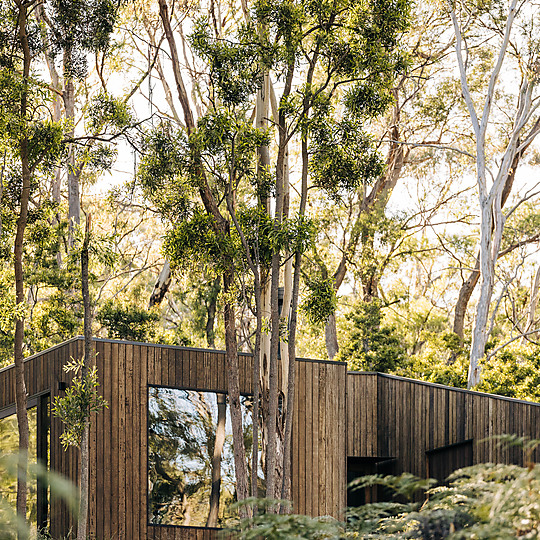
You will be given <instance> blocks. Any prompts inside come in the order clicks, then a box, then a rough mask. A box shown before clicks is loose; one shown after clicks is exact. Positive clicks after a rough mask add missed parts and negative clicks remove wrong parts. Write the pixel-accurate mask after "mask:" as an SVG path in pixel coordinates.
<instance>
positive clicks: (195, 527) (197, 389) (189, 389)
mask: <svg viewBox="0 0 540 540" xmlns="http://www.w3.org/2000/svg"><path fill="white" fill-rule="evenodd" d="M151 388H164V389H166V390H183V391H187V392H207V393H212V394H225V395H227V396H228V395H229V392H228V391H225V390H223V389H221V388H220V389H217V390H216V389H210V388H201V387H185V386H174V385H167V384H147V385H146V395H147V404H146V448H147V449H148V448H149V447H150V429H149V428H150V406H149V403H148V401H149V399H148V398H149V396H150V389H151ZM240 395H241V396H253V394H252V393H250V392H240ZM149 470H150V452H149V451H148V450H147V452H146V482H145V484H146V485H145V489H146V527H147V528H149V527H163V528H167V527H174V528H176V529H187V530H190V529H191V530H194V531H195V530H202V531H222V530H223V528H221V527H203V526H200V525H173V524H165V523H151V522H150V519H149V517H150V492H149V489H148V472H149Z"/></svg>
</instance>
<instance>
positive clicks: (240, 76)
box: [191, 19, 262, 105]
mask: <svg viewBox="0 0 540 540" xmlns="http://www.w3.org/2000/svg"><path fill="white" fill-rule="evenodd" d="M209 28H210V26H209V21H208V20H206V19H200V20H198V21H197V22H196V23H195V28H194V31H193V33H192V34H191V42H192V44H193V47H194V49H195V50H196V51H197V53H198V54H199V55H201V57H203V58H204V59H205V60H206V61H207V62H208V64H209V69H210V80H211V81H212V84H213V88H214V89H215V90H216V92H217V95H218V97H219V98H220V99H221V100H223V103H224V104H226V105H240V104H241V103H242V102H244V101H245V100H246V98H248V97H249V96H250V95H253V94H254V93H255V92H256V91H257V88H258V87H259V86H260V84H261V81H262V71H261V66H260V64H259V62H258V57H257V47H255V46H254V43H250V42H249V36H248V35H247V30H246V29H242V28H241V29H240V32H239V33H240V35H242V34H244V37H245V38H246V39H245V40H239V41H237V42H236V43H234V42H231V41H230V40H221V39H215V38H212V37H211V35H210V32H209Z"/></svg>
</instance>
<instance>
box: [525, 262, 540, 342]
mask: <svg viewBox="0 0 540 540" xmlns="http://www.w3.org/2000/svg"><path fill="white" fill-rule="evenodd" d="M539 289H540V266H539V267H538V268H537V269H536V274H535V276H534V281H533V285H532V287H531V301H530V303H529V311H528V313H527V326H526V327H525V332H528V331H530V330H532V329H533V328H534V324H535V321H536V308H537V307H538V290H539ZM532 337H534V334H533V335H532V336H523V338H522V340H521V344H522V345H525V344H526V343H527V338H532Z"/></svg>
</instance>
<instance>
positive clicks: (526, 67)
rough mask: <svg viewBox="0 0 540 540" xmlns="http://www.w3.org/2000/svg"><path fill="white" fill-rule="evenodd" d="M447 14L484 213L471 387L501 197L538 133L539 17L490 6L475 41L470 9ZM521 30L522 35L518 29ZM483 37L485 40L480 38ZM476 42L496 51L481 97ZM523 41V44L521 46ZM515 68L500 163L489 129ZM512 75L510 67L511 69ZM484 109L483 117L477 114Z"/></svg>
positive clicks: (517, 8)
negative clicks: (532, 22)
mask: <svg viewBox="0 0 540 540" xmlns="http://www.w3.org/2000/svg"><path fill="white" fill-rule="evenodd" d="M448 5H449V13H450V17H451V19H452V23H453V26H454V32H455V35H456V58H457V64H458V69H459V73H460V80H461V89H462V92H463V98H464V100H465V103H466V106H467V110H468V113H469V117H470V122H471V125H472V128H473V132H474V135H475V143H476V152H475V158H476V181H477V187H478V202H479V207H480V257H479V269H480V274H479V275H480V279H481V284H480V298H479V300H478V303H477V306H476V315H475V321H474V328H473V338H472V344H471V352H470V365H469V377H468V387H469V388H471V387H473V386H476V385H477V384H478V383H479V382H480V373H481V366H480V362H481V360H482V358H483V357H484V354H485V347H486V342H487V339H488V335H489V327H488V319H489V312H490V304H491V297H492V294H493V286H494V279H495V267H496V264H497V259H498V257H499V251H500V246H501V241H502V237H503V230H504V224H505V221H506V218H507V215H508V214H507V215H505V214H504V213H503V210H502V208H503V193H504V190H505V186H506V185H507V181H508V178H509V177H510V176H511V169H512V166H513V165H514V166H515V165H516V159H517V160H519V156H520V155H521V153H522V151H523V150H524V149H525V148H527V146H528V145H529V144H530V143H531V141H532V140H534V138H535V137H536V136H537V135H538V132H540V118H539V117H538V114H537V103H538V100H539V99H540V96H539V95H538V90H537V81H538V53H537V39H536V38H535V36H534V35H533V34H531V32H532V29H531V27H530V26H529V27H528V28H529V29H528V30H527V25H525V26H523V24H524V18H530V17H531V15H532V17H533V19H534V18H536V17H537V16H538V13H536V11H535V9H534V8H533V12H532V13H528V12H526V9H525V8H524V5H523V4H519V3H518V2H517V1H512V2H510V4H509V6H508V11H507V12H506V13H503V12H500V11H496V10H492V9H491V8H490V7H489V6H487V7H484V8H477V9H480V11H481V14H482V17H480V21H481V23H482V24H483V25H484V26H485V28H486V30H485V31H483V32H480V33H479V34H478V35H477V36H474V37H473V35H472V32H471V33H470V34H469V33H468V32H467V28H466V27H465V23H464V21H465V19H466V18H468V17H469V14H468V9H467V6H462V7H461V8H460V9H458V7H457V6H455V5H454V4H453V3H449V4H448ZM516 26H521V27H522V28H524V29H525V31H524V32H523V33H522V32H520V31H519V30H517V29H516ZM480 35H481V36H482V37H480ZM477 40H482V41H483V43H484V44H485V43H486V42H487V43H489V46H490V47H491V48H492V50H495V51H496V54H495V57H494V59H493V62H490V63H489V68H488V71H487V72H488V73H489V78H488V80H487V81H486V83H487V84H486V86H485V87H483V88H482V91H481V92H480V93H479V95H478V94H476V93H475V92H474V87H473V86H472V80H471V78H470V61H467V57H468V58H470V57H471V55H473V54H474V52H473V51H474V49H473V45H478V44H479V43H477ZM523 40H525V41H523ZM511 61H513V62H512V64H513V65H512V66H511V67H512V68H514V69H516V71H517V73H518V75H519V78H520V82H519V90H518V92H517V93H516V94H515V96H514V103H515V105H514V108H513V111H512V112H510V111H505V114H506V115H507V117H509V118H511V122H508V123H507V128H506V140H505V141H504V143H503V144H502V150H501V151H500V153H499V155H498V156H497V157H498V158H499V159H498V162H497V161H495V160H494V159H493V157H494V156H493V157H492V159H490V157H491V156H490V154H489V152H488V148H487V147H488V144H489V140H488V137H489V134H490V133H489V128H490V127H491V126H492V125H493V124H494V123H495V122H496V118H494V117H495V114H494V111H493V109H494V104H495V99H496V91H497V87H498V85H500V84H502V83H500V81H499V79H500V76H501V70H502V68H503V65H504V63H505V62H506V63H507V64H509V63H510V62H511ZM507 69H510V66H508V67H507ZM480 108H481V113H480V112H479V109H480Z"/></svg>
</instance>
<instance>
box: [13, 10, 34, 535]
mask: <svg viewBox="0 0 540 540" xmlns="http://www.w3.org/2000/svg"><path fill="white" fill-rule="evenodd" d="M17 6H18V8H19V41H20V44H21V47H22V51H23V81H22V82H23V85H22V92H21V109H20V117H21V120H22V121H23V123H26V120H27V114H28V110H27V108H28V102H27V100H28V78H29V76H30V61H31V53H30V46H29V43H28V34H27V30H26V24H27V4H26V3H23V2H21V1H19V0H17ZM28 146H29V145H28V136H27V132H26V130H23V135H22V137H21V139H20V141H19V152H20V157H21V167H22V190H21V199H20V210H19V217H18V219H17V232H16V235H15V244H14V271H15V302H16V305H17V308H22V307H23V306H24V303H25V297H24V273H23V243H24V233H25V229H26V224H27V219H28V203H29V199H30V180H31V170H30V163H29V157H30V156H29V147H28ZM16 313H17V315H16V318H15V347H14V356H15V358H14V360H15V406H16V412H17V425H18V428H19V461H18V469H17V515H18V516H19V519H21V520H23V521H24V522H26V501H27V470H28V444H29V428H28V414H27V410H26V409H27V396H26V382H25V374H24V358H23V342H24V317H23V315H22V313H21V312H20V311H19V309H18V310H17V312H16ZM20 537H21V538H25V537H26V534H25V533H21V535H20Z"/></svg>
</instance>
